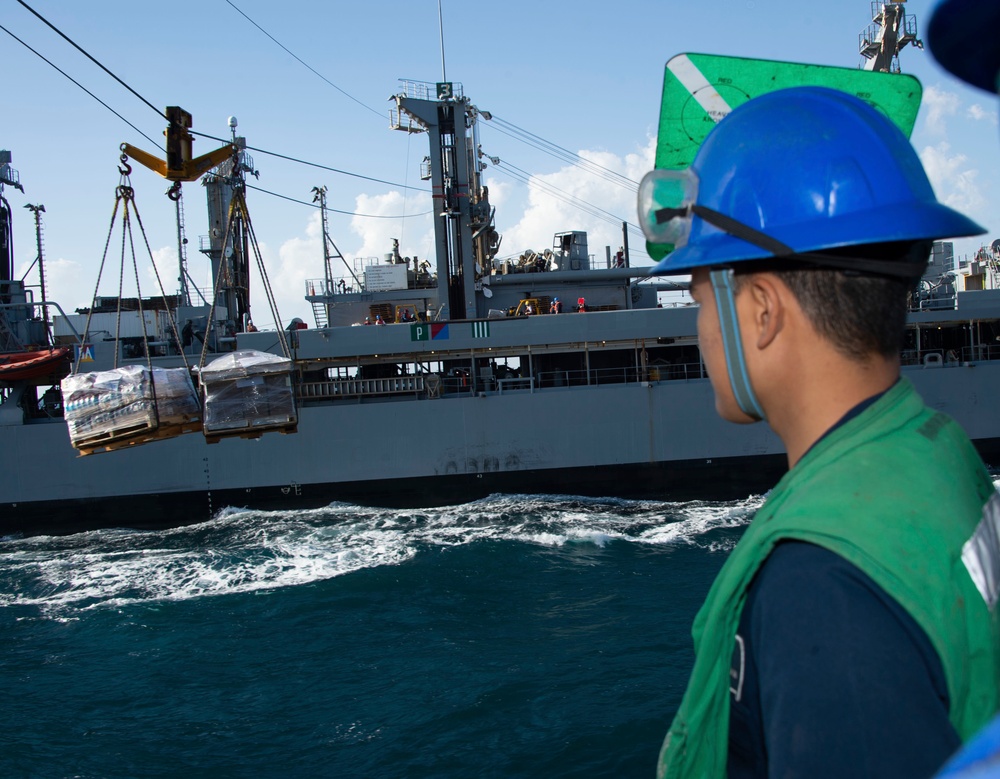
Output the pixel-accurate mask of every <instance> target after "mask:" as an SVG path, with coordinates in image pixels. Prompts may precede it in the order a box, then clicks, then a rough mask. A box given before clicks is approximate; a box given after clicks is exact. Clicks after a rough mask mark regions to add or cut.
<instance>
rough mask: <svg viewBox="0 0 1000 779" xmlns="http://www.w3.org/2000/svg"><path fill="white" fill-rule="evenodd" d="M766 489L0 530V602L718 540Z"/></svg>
mask: <svg viewBox="0 0 1000 779" xmlns="http://www.w3.org/2000/svg"><path fill="white" fill-rule="evenodd" d="M761 502H762V499H761V498H759V497H756V496H754V497H751V498H748V499H746V500H744V501H738V502H731V503H706V502H700V501H698V502H690V503H664V502H654V501H625V500H617V499H591V498H581V497H576V496H550V495H546V496H539V495H499V496H492V497H490V498H486V499H484V500H480V501H476V502H473V503H468V504H465V505H461V506H449V507H443V508H436V509H420V510H412V509H411V510H389V509H380V508H367V507H360V506H353V505H346V504H333V505H331V506H328V507H326V508H323V509H317V510H312V511H296V512H259V511H240V510H235V509H227V510H225V511H222V512H220V514H219V515H218V516H217V517H216V518H215V519H214V520H212V521H210V522H206V523H202V524H199V525H194V526H189V527H183V528H176V529H172V530H166V531H157V532H138V531H125V530H108V531H95V532H90V533H80V534H77V535H73V536H63V537H32V538H27V539H17V540H5V541H2V542H0V606H12V605H20V606H34V607H37V608H39V609H40V610H41V611H42V612H43V613H45V614H47V615H49V616H65V615H66V613H67V612H72V611H77V610H80V609H89V608H95V607H107V606H120V605H124V604H128V603H135V602H143V601H156V600H186V599H190V598H200V597H206V596H214V595H223V594H231V593H245V592H252V591H257V590H267V589H274V588H279V587H289V586H295V585H301V584H307V583H310V582H316V581H321V580H324V579H329V578H332V577H335V576H342V575H344V574H349V573H352V572H354V571H358V570H361V569H364V568H373V567H378V566H393V565H399V564H400V563H403V562H404V561H406V560H409V559H411V558H412V557H413V556H415V555H417V554H419V553H420V551H421V550H426V549H429V548H434V547H441V546H458V545H464V544H472V543H483V542H502V541H511V542H518V543H525V544H534V545H539V546H545V547H553V548H559V547H567V546H581V547H582V546H588V545H589V546H592V547H594V548H596V549H600V548H604V547H606V546H607V545H609V544H612V543H616V542H624V543H637V544H656V545H668V544H686V545H697V546H703V547H705V548H707V549H710V550H720V549H721V550H726V549H728V548H729V547H731V546H732V544H733V543H735V537H734V534H732V533H730V534H728V535H726V537H724V538H722V539H720V538H718V534H717V533H716V532H715V531H720V530H722V531H725V530H729V529H733V528H739V527H740V526H742V525H745V524H747V523H748V522H749V521H750V519H751V518H752V516H753V513H754V511H755V510H756V509H757V508H758V507H759V505H760V503H761Z"/></svg>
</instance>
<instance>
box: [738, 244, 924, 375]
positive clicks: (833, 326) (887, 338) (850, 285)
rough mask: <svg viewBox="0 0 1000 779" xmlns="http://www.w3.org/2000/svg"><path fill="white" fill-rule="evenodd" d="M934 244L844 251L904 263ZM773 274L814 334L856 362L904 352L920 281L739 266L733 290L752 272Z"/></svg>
mask: <svg viewBox="0 0 1000 779" xmlns="http://www.w3.org/2000/svg"><path fill="white" fill-rule="evenodd" d="M930 250H931V242H930V241H921V242H919V243H912V242H905V243H886V244H870V245H867V246H854V247H848V248H840V249H838V250H837V253H838V254H839V255H844V254H845V253H846V252H856V253H858V255H859V256H864V257H866V258H868V259H874V260H890V261H891V260H901V261H902V260H904V259H908V258H912V257H913V256H914V254H922V255H923V256H924V257H928V256H929V255H930ZM764 270H766V271H770V272H772V273H774V274H775V275H776V276H777V277H778V278H779V279H781V281H782V282H783V283H784V284H785V285H786V286H787V287H788V288H789V289H790V290H791V292H792V294H793V295H795V298H796V300H798V301H799V304H800V305H801V306H802V310H803V311H804V313H805V315H806V316H807V317H809V321H810V322H811V323H812V325H813V327H815V328H816V331H817V332H818V333H819V334H820V335H822V336H823V337H824V338H826V339H827V340H828V341H830V342H831V343H832V344H833V345H834V346H835V347H836V348H837V349H838V351H840V352H841V353H842V354H844V355H846V356H847V357H850V358H852V359H855V360H864V359H867V358H869V357H871V356H873V355H880V356H883V357H893V356H896V355H898V354H899V352H900V350H901V349H902V348H903V343H904V338H905V328H906V308H907V298H908V295H909V293H910V292H911V291H913V289H914V287H915V286H916V281H917V280H916V279H905V278H898V277H897V278H893V277H889V276H876V275H871V274H865V273H856V272H852V271H845V270H839V269H831V268H817V267H815V266H812V267H809V266H794V263H793V267H788V264H787V263H781V264H777V263H773V262H772V263H746V264H743V263H741V264H740V265H739V266H737V269H736V277H735V280H734V281H735V289H736V291H739V289H741V288H742V286H743V280H744V279H745V278H746V275H747V274H748V273H753V272H755V271H756V272H760V271H764Z"/></svg>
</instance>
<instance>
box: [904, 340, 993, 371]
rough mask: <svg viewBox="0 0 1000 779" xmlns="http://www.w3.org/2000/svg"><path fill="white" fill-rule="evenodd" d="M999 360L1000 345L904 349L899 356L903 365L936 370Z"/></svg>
mask: <svg viewBox="0 0 1000 779" xmlns="http://www.w3.org/2000/svg"><path fill="white" fill-rule="evenodd" d="M995 360H1000V344H996V345H990V344H979V345H976V346H963V347H962V348H961V349H937V348H930V349H921V350H920V351H917V350H916V349H906V350H904V351H903V352H902V353H901V354H900V362H901V363H902V364H903V365H908V366H913V365H923V366H924V367H931V368H936V367H939V366H942V365H948V366H956V367H957V366H962V365H968V364H969V363H973V362H991V361H995Z"/></svg>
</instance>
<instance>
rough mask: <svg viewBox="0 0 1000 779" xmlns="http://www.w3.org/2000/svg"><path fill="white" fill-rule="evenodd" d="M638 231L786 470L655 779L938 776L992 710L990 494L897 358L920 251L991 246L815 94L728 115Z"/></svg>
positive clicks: (671, 177)
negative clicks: (664, 248)
mask: <svg viewBox="0 0 1000 779" xmlns="http://www.w3.org/2000/svg"><path fill="white" fill-rule="evenodd" d="M639 218H640V221H641V222H642V224H643V229H644V231H645V233H646V236H647V238H649V240H650V241H651V242H654V243H659V244H673V245H674V246H675V247H676V248H675V249H674V251H673V252H672V253H671V254H669V255H668V256H667V257H666V259H664V260H663V261H662V262H661V263H660V264H659V265H658V266H657V267H656V269H655V271H654V272H655V273H657V274H659V275H677V274H682V273H687V272H690V273H691V274H692V279H691V292H692V296H693V297H694V298H695V300H696V301H697V302H698V303H700V310H699V313H698V336H699V342H700V346H701V350H702V354H703V357H704V360H705V366H706V368H707V370H708V374H709V377H710V379H711V382H712V387H713V390H714V392H715V402H716V410H717V411H718V413H719V414H720V415H721V416H722V417H723V418H725V419H727V420H729V421H732V422H736V423H744V424H749V423H753V422H757V421H760V420H766V421H767V422H768V423H769V424H770V425H771V427H772V428H773V429H774V431H775V432H776V433H777V434H778V435H779V437H780V438H781V439H782V441H783V443H784V445H785V448H786V451H787V453H788V464H789V469H790V470H789V472H788V473H787V474H786V475H785V476H784V478H783V479H782V480H781V481H780V482H779V483H778V485H777V486H776V487H775V488H774V489H773V490H772V492H771V493H770V495H769V496H768V499H767V501H766V502H765V504H764V505H763V506H762V507H761V509H760V510H759V511H758V512H757V515H756V517H755V518H754V520H753V522H752V523H751V525H750V527H749V528H748V529H747V531H746V533H745V534H744V536H743V538H742V539H741V541H740V543H739V544H738V545H737V546H736V548H735V549H734V550H733V552H732V553H731V554H730V556H729V558H728V560H727V561H726V563H725V565H724V566H723V568H722V570H721V571H720V572H719V575H718V577H717V579H716V581H715V583H714V584H713V586H712V588H711V590H710V592H709V594H708V596H707V598H706V601H705V604H704V605H703V606H702V608H701V610H700V611H699V613H698V615H697V617H696V618H695V622H694V627H693V634H694V642H695V653H696V658H695V664H694V668H693V670H692V674H691V679H690V681H689V684H688V688H687V691H686V693H685V695H684V699H683V701H682V703H681V706H680V709H679V711H678V712H677V714H676V717H675V719H674V722H673V724H672V725H671V727H670V731H669V733H668V734H667V737H666V739H665V741H664V745H663V749H662V752H661V755H660V762H659V771H658V773H659V775H660V776H668V777H699V778H700V777H722V776H726V775H728V776H730V777H751V776H752V777H758V776H759V777H765V776H781V777H810V779H817V777H848V776H849V777H875V776H877V777H908V778H909V779H914V778H916V777H929V776H931V775H932V774H933V773H934V771H935V770H936V769H937V768H938V767H939V766H940V765H941V764H942V763H944V761H945V760H946V759H947V758H948V756H949V755H950V754H951V753H952V752H953V751H954V750H955V749H956V747H957V746H958V745H959V744H960V743H961V741H962V740H964V739H967V738H969V737H970V736H971V735H972V734H973V733H975V732H976V730H977V729H979V728H980V727H981V726H982V725H983V724H985V723H986V722H987V721H988V720H990V718H991V717H992V716H993V714H994V713H995V712H996V711H997V709H998V704H1000V623H998V619H997V612H996V602H997V596H998V589H1000V549H998V537H1000V497H998V496H997V494H996V492H995V490H994V488H993V484H992V481H991V479H990V477H989V475H988V473H987V472H986V469H985V467H984V466H983V464H982V462H981V460H980V459H979V457H978V455H977V453H976V451H975V449H974V448H973V446H972V445H971V443H970V442H969V440H968V438H967V437H966V435H965V433H964V432H963V431H962V430H961V429H960V428H959V426H958V425H957V424H956V423H955V422H953V421H952V420H951V419H950V418H948V417H946V416H945V415H943V414H941V413H938V412H935V411H934V410H933V409H929V408H927V407H926V406H925V405H924V404H923V402H922V400H921V399H920V397H919V396H918V395H917V394H916V392H915V391H914V389H913V387H912V385H911V384H910V382H909V381H908V380H907V379H905V378H901V377H900V368H899V352H900V348H901V346H902V341H903V335H904V324H905V315H906V298H907V292H908V291H909V290H910V289H911V288H912V287H913V285H914V283H915V282H916V280H917V279H918V278H919V277H920V275H921V273H922V272H923V270H924V268H925V266H926V263H927V258H928V255H929V251H930V247H931V242H932V241H933V240H934V239H936V238H944V237H958V236H968V235H977V234H980V233H982V232H983V230H982V229H981V228H980V227H979V225H977V224H975V223H974V222H972V221H971V220H969V219H967V218H966V217H964V216H963V215H961V214H959V213H957V212H955V211H953V210H951V209H949V208H947V207H945V206H943V205H941V204H940V203H938V202H937V200H936V199H935V197H934V193H933V191H932V189H931V186H930V184H929V182H928V180H927V177H926V175H925V173H924V171H923V168H922V167H921V164H920V161H919V159H918V158H917V155H916V153H915V152H914V151H913V148H912V147H911V146H910V144H909V142H908V141H907V140H906V138H905V137H904V136H903V134H902V133H901V132H900V131H899V130H898V129H897V128H896V126H895V125H894V124H892V123H891V122H890V121H889V120H887V119H886V118H885V117H884V116H883V115H882V114H881V113H879V112H878V111H877V110H875V109H873V108H871V107H870V106H869V105H867V104H866V103H864V102H863V101H861V100H858V99H857V98H855V97H853V96H850V95H847V94H844V93H842V92H837V91H834V90H830V89H826V88H821V87H797V88H793V89H785V90H780V91H777V92H772V93H770V94H766V95H763V96H761V97H757V98H755V99H753V100H751V101H749V102H747V103H745V104H743V105H742V106H740V107H738V108H736V109H735V110H734V111H732V112H731V113H730V114H729V115H728V116H727V117H726V118H725V119H723V120H722V121H721V122H719V124H718V125H716V126H715V128H714V129H713V130H712V131H711V132H710V133H709V135H708V137H707V138H706V140H705V142H704V143H703V144H702V146H701V148H700V149H699V151H698V153H697V155H696V157H695V159H694V162H693V164H692V166H691V168H690V169H689V170H687V171H665V170H656V171H653V172H652V173H650V174H648V175H647V176H646V178H645V179H644V180H643V182H642V185H641V186H640V192H639Z"/></svg>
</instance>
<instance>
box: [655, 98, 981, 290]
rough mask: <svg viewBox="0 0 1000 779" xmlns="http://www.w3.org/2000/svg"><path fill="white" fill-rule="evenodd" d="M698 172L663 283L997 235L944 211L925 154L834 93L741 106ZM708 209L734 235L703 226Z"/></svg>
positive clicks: (708, 145) (719, 129)
mask: <svg viewBox="0 0 1000 779" xmlns="http://www.w3.org/2000/svg"><path fill="white" fill-rule="evenodd" d="M691 171H692V172H693V173H694V174H695V176H696V177H697V194H696V196H695V201H694V205H693V208H692V210H693V215H692V216H691V217H690V218H691V225H690V234H689V236H688V238H687V242H686V243H685V244H684V245H682V246H680V247H679V248H677V249H676V250H675V251H673V252H672V253H671V254H668V255H667V257H666V258H665V259H663V260H662V261H661V262H660V263H659V264H658V265H656V266H655V267H654V268H653V271H652V273H653V275H670V274H676V273H683V272H686V271H689V270H691V269H692V268H697V267H705V266H717V265H724V264H728V263H730V262H736V261H743V260H755V259H763V258H767V257H773V256H781V255H784V254H791V253H797V254H805V253H809V252H817V251H822V250H828V249H836V248H839V247H847V246H861V245H865V244H876V243H888V242H892V241H910V242H913V241H923V240H932V239H937V238H951V237H959V236H968V235H979V234H981V233H984V232H986V231H985V230H984V229H983V228H982V227H980V226H979V225H978V224H976V223H975V222H973V221H972V220H971V219H969V218H967V217H965V216H963V215H962V214H960V213H958V212H957V211H954V210H952V209H950V208H948V207H947V206H944V205H942V204H941V203H938V201H937V199H936V198H935V196H934V191H933V190H932V189H931V185H930V182H929V181H928V180H927V175H926V173H924V169H923V167H922V166H921V164H920V160H919V159H918V157H917V154H916V152H915V151H914V150H913V147H912V146H911V145H910V143H909V141H908V140H907V139H906V137H905V136H904V135H903V134H902V132H900V130H899V129H898V128H897V127H896V126H895V125H894V124H893V123H892V122H891V121H890V120H889V119H887V118H886V117H885V116H884V115H883V114H881V113H880V112H879V111H878V110H876V109H875V108H872V107H871V106H870V105H868V104H867V103H865V102H864V101H862V100H860V99H858V98H856V97H853V96H852V95H848V94H846V93H844V92H839V91H837V90H834V89H828V88H826V87H793V88H790V89H782V90H778V91H775V92H770V93H768V94H765V95H761V96H760V97H756V98H754V99H753V100H750V101H748V102H746V103H744V104H743V105H741V106H739V107H738V108H736V109H735V110H733V111H732V112H731V113H730V114H729V115H728V116H726V117H725V118H724V119H723V120H722V121H720V122H719V124H717V125H716V126H715V127H714V128H713V129H712V131H711V132H710V133H709V134H708V136H707V137H706V138H705V141H704V143H703V144H702V145H701V148H700V149H699V150H698V153H697V155H696V156H695V158H694V162H693V163H692V164H691ZM699 207H702V209H701V210H702V212H703V213H705V212H709V211H710V212H711V213H713V214H715V217H720V216H721V219H719V218H712V221H713V222H715V224H719V223H720V221H721V222H723V226H722V227H717V226H715V224H710V223H709V222H708V221H706V220H705V219H704V218H702V217H701V216H699V215H698V211H699ZM727 218H728V219H727ZM726 222H728V223H729V224H728V225H727V224H725V223H726ZM741 228H749V230H747V229H741ZM737 234H739V235H743V236H744V237H742V238H741V237H737ZM754 235H756V237H757V239H754V238H753V236H754ZM771 244H778V245H782V246H783V249H784V250H787V251H784V250H783V251H780V252H779V251H776V250H775V249H774V248H773V247H772V246H770V245H771ZM764 246H768V247H769V248H764Z"/></svg>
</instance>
